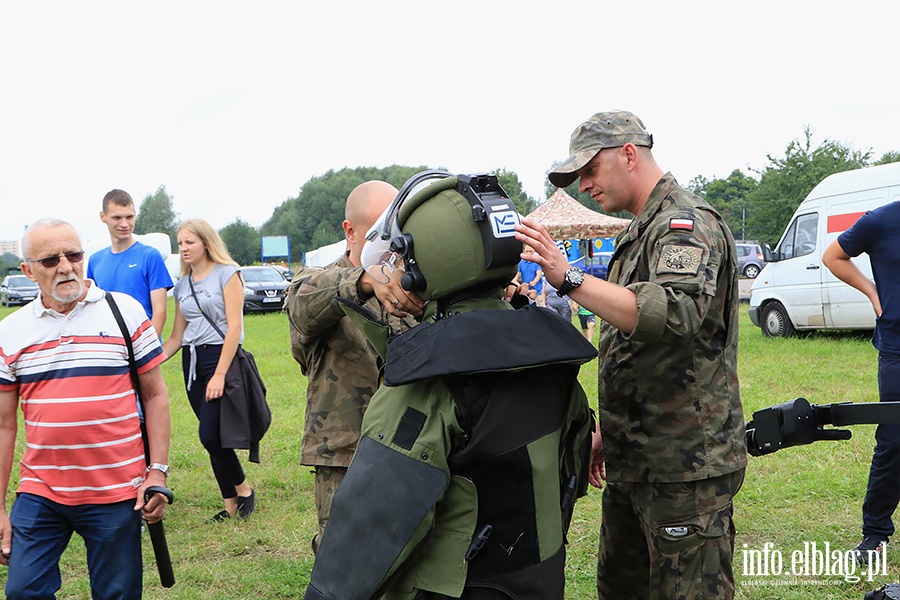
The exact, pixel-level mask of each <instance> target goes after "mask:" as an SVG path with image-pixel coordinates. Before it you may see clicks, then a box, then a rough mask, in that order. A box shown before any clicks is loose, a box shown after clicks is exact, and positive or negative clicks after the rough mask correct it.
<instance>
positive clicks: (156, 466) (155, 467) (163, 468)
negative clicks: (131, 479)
mask: <svg viewBox="0 0 900 600" xmlns="http://www.w3.org/2000/svg"><path fill="white" fill-rule="evenodd" d="M150 471H159V472H160V473H162V474H163V475H165V476H166V477H168V476H169V465H164V464H162V463H153V464H151V465H150V466H149V467H147V472H148V473H149V472H150Z"/></svg>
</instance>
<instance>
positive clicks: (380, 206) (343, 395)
mask: <svg viewBox="0 0 900 600" xmlns="http://www.w3.org/2000/svg"><path fill="white" fill-rule="evenodd" d="M396 195H397V188H395V187H394V186H392V185H391V184H389V183H386V182H384V181H368V182H365V183H362V184H360V185H358V186H357V187H356V188H355V189H354V190H353V191H352V192H350V195H349V196H348V197H347V205H346V208H345V211H344V222H343V228H344V236H345V238H346V239H347V250H346V252H345V253H344V254H343V256H341V258H340V259H339V260H337V261H336V262H334V263H332V264H330V265H328V266H327V267H325V268H309V267H308V268H305V269H303V270H301V271H300V272H299V273H298V274H297V275H295V276H294V278H293V280H292V282H291V287H290V289H289V290H288V299H287V312H288V317H289V321H290V326H291V352H292V354H293V356H294V359H295V360H296V361H297V362H298V363H300V370H301V371H302V372H303V374H304V375H306V377H307V378H308V380H309V385H308V387H307V389H306V420H305V423H304V427H303V441H302V445H301V449H300V464H302V465H308V466H311V467H313V469H314V472H315V483H314V494H315V502H316V511H317V513H318V519H319V529H318V532H317V533H316V535H315V536H314V537H313V541H312V546H313V552H318V549H319V540H321V538H322V534H323V532H324V531H325V526H326V524H327V523H328V517H329V515H330V514H331V501H332V498H333V497H334V493H335V491H337V488H338V486H339V485H340V483H341V481H342V480H343V478H344V474H345V473H346V471H347V467H348V466H350V459H351V458H353V453H354V452H355V451H356V444H357V442H358V441H359V434H360V428H361V426H362V418H363V414H364V413H365V410H366V407H367V406H368V405H369V399H370V398H371V397H372V394H374V393H375V390H376V389H377V388H378V384H379V382H380V380H381V369H382V367H383V361H382V360H381V359H380V358H379V356H378V354H377V353H376V351H375V349H374V348H373V347H372V345H371V344H370V343H369V342H368V341H367V340H366V337H365V336H364V335H363V333H362V332H361V331H360V330H359V329H358V328H357V327H356V325H354V324H353V323H352V322H351V321H350V319H349V318H348V317H346V316H345V314H344V312H343V311H342V310H341V301H342V300H346V301H349V302H352V303H353V304H357V305H360V306H363V307H365V308H367V309H368V310H370V311H372V312H373V313H374V314H375V315H377V316H379V317H380V318H381V320H382V321H385V322H387V323H388V324H389V325H390V327H391V329H392V330H393V331H395V332H400V331H405V330H407V329H409V328H410V327H412V326H413V325H414V324H415V320H414V317H415V316H418V315H420V314H422V306H423V303H422V301H421V300H420V299H419V297H418V296H417V295H416V294H415V293H411V292H406V291H405V290H403V289H402V288H401V287H400V284H399V278H398V277H397V278H395V280H392V281H390V282H389V283H387V284H381V283H379V282H378V281H376V280H375V279H373V278H372V277H371V276H370V275H369V274H368V273H366V272H365V270H363V268H362V267H361V266H360V265H361V261H360V254H361V252H362V247H363V244H364V243H365V241H366V239H365V238H366V232H367V231H368V230H369V229H370V228H371V227H372V225H373V224H374V223H375V221H376V220H377V219H378V218H379V217H380V216H381V214H382V213H383V212H384V211H385V209H387V207H388V205H389V204H390V203H391V201H392V200H393V199H394V197H395V196H396ZM399 274H400V273H399V271H398V272H397V275H398V276H399Z"/></svg>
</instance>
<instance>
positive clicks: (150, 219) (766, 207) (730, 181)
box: [135, 126, 900, 265]
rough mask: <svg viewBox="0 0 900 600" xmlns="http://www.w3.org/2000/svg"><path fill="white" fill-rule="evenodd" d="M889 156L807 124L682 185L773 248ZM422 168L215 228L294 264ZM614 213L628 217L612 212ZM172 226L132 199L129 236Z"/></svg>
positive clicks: (513, 181) (512, 179) (166, 203)
mask: <svg viewBox="0 0 900 600" xmlns="http://www.w3.org/2000/svg"><path fill="white" fill-rule="evenodd" d="M897 161H900V152H893V151H891V152H886V153H885V154H884V155H882V156H881V157H879V158H877V159H874V158H873V153H872V150H871V149H866V150H858V149H854V148H853V147H851V146H849V145H846V144H843V143H840V142H836V141H833V140H830V139H825V140H824V141H823V142H822V143H821V144H818V145H815V144H814V143H813V136H812V132H811V130H810V128H809V126H807V127H805V128H804V130H803V136H802V137H801V138H797V139H794V140H792V141H791V142H790V143H788V145H787V147H786V148H785V151H784V156H772V155H767V156H766V163H765V165H764V166H763V167H762V168H760V169H757V170H753V169H748V171H749V172H748V173H745V172H744V171H742V170H741V169H734V170H733V171H732V172H731V174H729V175H728V176H727V177H725V178H712V179H708V178H706V177H704V176H703V175H697V176H695V177H694V178H693V179H691V180H690V181H689V182H688V183H687V184H686V185H685V187H687V188H688V189H690V190H692V191H693V192H695V193H697V194H700V195H701V196H703V197H704V198H706V200H707V201H708V202H709V203H710V204H711V205H712V206H713V207H715V208H716V210H718V211H719V212H720V213H721V214H722V216H723V217H724V218H725V221H726V222H727V223H728V226H729V227H730V228H731V230H732V232H733V233H734V236H735V237H736V238H737V239H743V240H754V241H758V242H761V243H769V244H771V245H772V246H773V247H774V246H775V244H776V243H777V242H778V240H779V238H780V236H781V233H782V231H783V230H784V227H785V225H786V224H787V222H788V221H789V220H790V218H791V215H793V213H794V211H795V210H796V208H797V206H799V205H800V203H801V202H802V201H803V199H804V198H805V197H806V195H807V194H808V193H809V192H810V191H811V190H812V189H813V187H815V186H816V185H817V184H818V183H819V182H820V181H822V180H823V179H824V178H825V177H827V176H828V175H831V174H833V173H838V172H841V171H848V170H851V169H859V168H862V167H868V166H874V165H879V164H886V163H890V162H897ZM554 167H555V165H554ZM429 168H432V167H428V166H425V165H420V166H416V167H411V166H403V165H391V166H389V167H383V168H378V167H357V168H344V169H340V170H338V171H335V170H329V171H328V172H327V173H324V174H323V175H318V176H314V177H312V178H311V179H310V180H309V181H307V182H306V183H304V184H303V185H302V186H301V188H300V191H299V193H298V194H297V196H296V197H293V198H288V199H287V200H285V201H284V202H283V203H281V204H280V205H279V206H277V207H276V208H275V210H274V211H273V213H272V215H271V216H270V217H269V219H268V220H266V221H265V222H264V223H263V224H262V226H260V227H259V228H256V227H254V226H252V225H251V224H250V223H248V222H247V221H246V220H244V219H242V218H238V219H235V221H233V222H232V223H230V224H228V225H226V226H225V227H223V228H222V229H221V230H220V231H219V233H220V234H221V236H222V239H223V240H224V241H225V243H226V244H227V245H228V249H229V251H230V252H231V254H232V256H233V257H234V259H235V260H236V261H238V263H240V264H242V265H246V264H252V263H254V262H257V261H259V260H260V255H261V239H260V236H285V235H286V236H290V247H291V257H290V259H291V262H294V263H298V262H300V261H301V260H302V256H303V253H304V252H307V251H309V250H314V249H316V248H319V247H321V246H326V245H328V244H332V243H335V242H338V241H340V240H342V239H343V231H342V228H341V223H342V221H343V220H344V204H345V202H346V200H347V196H348V194H349V193H350V192H351V191H352V190H353V188H355V187H356V186H357V185H359V184H360V183H363V182H365V181H369V180H372V179H379V180H382V181H387V182H388V183H390V184H392V185H394V186H396V187H397V188H400V187H401V186H402V185H403V183H404V182H405V181H406V180H407V179H409V178H410V177H411V176H412V175H414V174H416V173H418V172H420V171H424V170H427V169H429ZM438 168H440V167H438ZM551 168H553V167H551ZM493 173H494V174H495V175H497V177H498V179H499V180H500V184H501V186H502V187H503V189H504V190H505V191H506V192H507V194H509V196H510V198H511V199H512V200H513V202H514V203H515V205H516V208H517V209H518V211H519V212H520V213H521V214H523V215H524V214H528V213H530V212H531V211H532V210H534V209H535V208H536V207H537V206H538V204H539V201H538V200H536V199H535V198H533V197H531V196H528V195H527V194H526V193H525V192H524V190H523V189H522V184H521V181H520V180H519V176H518V174H517V173H515V172H514V171H509V170H507V169H504V168H498V169H495V170H494V171H493ZM554 191H556V188H554V187H553V186H552V185H551V184H550V183H549V181H545V189H544V192H545V194H546V196H547V197H549V196H550V195H552V194H553V192H554ZM565 191H566V192H567V193H568V194H569V195H571V196H572V197H573V198H575V199H576V200H578V201H579V202H580V203H582V204H583V205H585V206H587V207H588V208H590V209H591V210H596V211H598V212H605V211H603V210H602V209H601V208H600V207H599V206H598V205H597V204H596V202H594V200H593V199H592V198H591V197H590V196H589V195H588V194H582V193H581V192H579V191H578V183H577V182H575V183H573V184H572V185H570V186H568V187H567V188H565ZM614 216H619V217H629V216H630V215H628V214H627V213H616V214H615V215H614ZM177 226H178V214H177V213H176V212H175V210H174V204H173V198H172V196H171V195H169V194H168V193H167V192H166V189H165V186H164V185H161V186H160V187H159V188H158V189H157V190H156V192H155V193H154V194H148V195H147V197H145V198H144V200H143V201H142V202H141V203H140V206H139V208H138V215H137V221H136V223H135V233H139V234H141V233H149V232H163V233H166V234H168V235H169V237H170V239H171V240H172V249H173V251H175V250H176V241H175V240H176V236H175V234H176V232H175V229H176V228H177Z"/></svg>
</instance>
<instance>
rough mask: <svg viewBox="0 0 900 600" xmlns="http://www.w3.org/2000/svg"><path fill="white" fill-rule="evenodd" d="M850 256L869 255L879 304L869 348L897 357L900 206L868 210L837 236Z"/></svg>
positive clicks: (899, 346) (899, 337) (893, 204)
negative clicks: (879, 312)
mask: <svg viewBox="0 0 900 600" xmlns="http://www.w3.org/2000/svg"><path fill="white" fill-rule="evenodd" d="M838 244H839V245H840V246H841V249H842V250H843V251H844V252H846V253H847V254H849V255H850V256H859V255H860V254H862V253H864V252H865V253H866V254H868V255H869V262H871V263H872V275H873V276H874V277H875V287H876V288H877V290H878V300H879V301H880V302H881V316H880V317H878V319H877V320H876V321H875V335H874V336H873V337H872V344H873V345H874V346H875V347H876V348H878V350H879V351H880V352H885V353H888V354H898V355H900V202H891V203H890V204H886V205H884V206H881V207H879V208H876V209H875V210H870V211H869V212H867V213H866V214H864V215H863V216H861V217H860V218H859V220H858V221H857V222H856V223H854V224H853V226H852V227H850V229H848V230H847V231H845V232H844V233H842V234H841V235H840V236H838Z"/></svg>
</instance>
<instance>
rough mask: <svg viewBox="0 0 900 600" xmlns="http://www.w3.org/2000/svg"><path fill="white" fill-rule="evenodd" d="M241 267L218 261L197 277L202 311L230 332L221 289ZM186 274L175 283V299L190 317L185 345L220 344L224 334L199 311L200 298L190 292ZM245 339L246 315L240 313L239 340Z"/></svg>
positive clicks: (195, 282) (197, 289)
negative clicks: (205, 273)
mask: <svg viewBox="0 0 900 600" xmlns="http://www.w3.org/2000/svg"><path fill="white" fill-rule="evenodd" d="M238 271H239V269H238V267H236V266H234V265H223V264H218V263H217V264H216V265H214V266H213V268H212V271H210V272H209V275H207V276H206V277H205V278H203V279H201V280H200V281H194V291H196V292H197V299H198V300H199V301H200V306H201V307H202V308H203V312H204V313H206V316H208V317H209V318H210V319H212V320H213V321H215V323H216V325H218V327H219V329H221V330H222V333H227V332H228V323H227V322H226V320H225V296H224V295H223V292H222V290H224V289H225V284H227V283H228V281H229V280H231V278H232V277H233V276H234V274H235V273H237V272H238ZM188 277H190V275H185V276H183V277H181V279H179V280H178V282H177V283H176V284H175V290H174V294H175V301H176V302H178V306H179V308H180V309H181V314H182V315H184V318H185V320H187V327H186V328H185V330H184V336H183V337H182V339H181V345H182V346H199V345H202V344H218V345H221V344H222V342H223V339H222V336H220V335H219V334H218V332H216V330H215V329H213V327H212V325H210V324H209V321H207V320H206V318H205V317H204V316H203V315H202V314H201V313H200V310H199V309H198V308H197V302H196V301H195V300H194V297H193V296H192V295H191V286H190V283H188ZM243 342H244V317H243V315H241V337H240V340H239V343H243Z"/></svg>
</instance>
